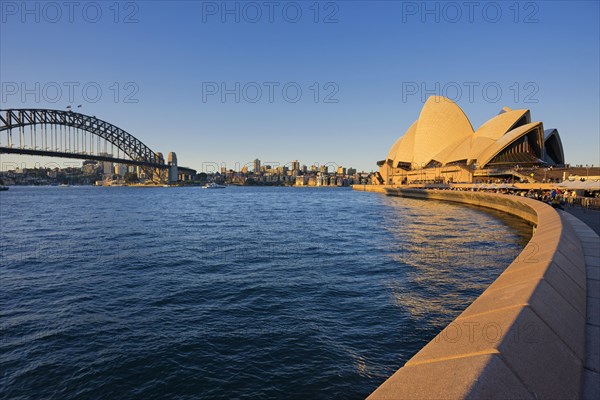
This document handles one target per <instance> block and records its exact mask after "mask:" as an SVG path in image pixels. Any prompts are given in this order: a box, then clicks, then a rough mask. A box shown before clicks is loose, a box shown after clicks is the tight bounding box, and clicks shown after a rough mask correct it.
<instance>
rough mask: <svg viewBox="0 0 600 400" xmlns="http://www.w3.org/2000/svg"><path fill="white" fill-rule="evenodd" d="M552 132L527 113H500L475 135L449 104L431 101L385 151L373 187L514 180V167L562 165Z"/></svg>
mask: <svg viewBox="0 0 600 400" xmlns="http://www.w3.org/2000/svg"><path fill="white" fill-rule="evenodd" d="M564 162H565V160H564V153H563V147H562V143H561V140H560V136H559V134H558V131H557V130H556V129H547V130H544V127H543V124H542V122H532V121H531V114H530V111H529V110H526V109H521V110H512V109H510V108H508V107H504V108H503V109H502V110H501V111H500V113H499V114H498V115H496V116H495V117H494V118H492V119H490V120H489V121H487V122H486V123H484V124H483V125H482V126H480V127H479V128H478V129H477V130H474V129H473V127H472V125H471V122H470V121H469V119H468V118H467V116H466V115H465V113H464V112H463V110H462V109H461V108H460V107H459V106H458V105H457V104H456V103H454V102H453V101H452V100H449V99H447V98H445V97H441V96H431V97H429V98H428V99H427V101H426V102H425V105H424V106H423V109H422V110H421V114H420V115H419V119H418V120H417V121H415V122H414V123H413V124H412V125H411V126H410V128H408V130H407V131H406V133H405V134H404V135H403V136H402V137H401V138H399V139H398V140H397V141H396V142H395V143H394V144H393V145H392V148H391V149H390V151H389V153H388V155H387V157H386V159H385V160H381V161H379V162H378V163H377V164H378V166H379V167H380V168H379V172H378V174H376V179H374V182H373V183H375V184H394V185H398V184H407V183H415V182H439V183H442V182H444V183H447V182H473V180H474V179H476V178H477V177H478V176H510V175H513V176H515V175H518V172H517V170H518V169H519V167H529V166H548V165H562V164H564Z"/></svg>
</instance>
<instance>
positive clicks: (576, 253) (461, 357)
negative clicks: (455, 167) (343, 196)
mask: <svg viewBox="0 0 600 400" xmlns="http://www.w3.org/2000/svg"><path fill="white" fill-rule="evenodd" d="M353 188H354V189H355V190H364V191H373V192H380V193H385V194H387V195H393V196H401V197H410V198H420V199H434V200H443V201H453V202H458V203H463V204H470V205H477V206H481V207H487V208H492V209H495V210H499V211H503V212H506V213H509V214H512V215H515V216H518V217H520V218H522V219H524V220H526V221H528V222H530V223H531V224H533V225H534V226H536V229H535V232H534V234H533V236H532V238H531V240H530V241H529V243H528V244H527V246H526V247H525V249H524V250H523V251H522V252H521V253H520V254H519V255H518V256H517V258H516V259H515V260H514V261H513V262H512V263H511V264H510V265H509V266H508V268H507V269H506V270H505V271H504V272H503V273H502V274H501V275H500V276H499V277H498V278H497V279H496V280H495V281H494V282H493V283H492V284H491V285H490V286H489V287H488V288H487V289H486V290H485V291H484V292H483V293H482V294H481V295H480V296H479V297H478V298H477V299H476V300H475V301H474V302H473V303H472V304H471V305H469V307H467V308H466V310H465V311H463V312H462V313H461V314H460V315H459V316H458V317H457V318H456V319H455V320H454V321H453V322H451V323H450V324H449V325H448V326H447V327H446V328H444V329H443V330H442V331H441V332H440V333H439V334H438V335H437V336H436V337H435V338H434V339H433V340H431V341H430V342H429V343H428V344H427V345H425V347H423V349H421V350H420V351H419V352H418V353H417V354H415V355H414V356H413V357H412V358H411V359H410V360H409V361H408V362H407V363H406V364H405V365H404V366H403V367H402V368H400V369H399V370H398V371H397V372H396V373H394V374H393V375H392V376H391V377H390V378H389V379H387V380H386V381H385V382H384V383H383V384H382V385H381V386H380V387H379V388H377V390H375V392H373V393H372V394H371V396H369V399H431V398H511V399H513V398H548V399H556V398H560V399H573V398H580V397H590V395H593V394H595V393H597V392H595V391H594V390H595V389H594V385H595V384H596V382H597V379H598V370H597V366H596V363H597V358H598V357H597V354H596V353H597V352H598V339H597V338H594V337H593V336H594V332H596V331H597V329H598V327H597V326H594V325H593V324H592V323H593V321H591V320H590V318H591V316H589V315H588V312H587V309H588V308H589V304H590V302H592V303H593V301H594V298H596V297H594V298H591V300H590V298H588V296H587V292H586V288H587V287H589V282H588V281H587V273H589V272H586V268H587V271H589V268H590V267H591V268H595V267H594V265H590V263H591V264H595V263H596V262H597V261H598V259H595V257H589V256H587V252H588V250H589V251H591V252H592V253H594V251H596V250H598V249H597V248H596V247H594V246H597V244H594V238H589V237H586V240H588V239H590V240H589V241H586V242H585V243H586V245H585V246H592V247H588V250H586V254H584V247H585V246H582V241H581V240H580V236H579V235H578V232H580V231H577V232H576V231H575V229H574V226H573V225H572V223H570V222H569V220H568V218H566V217H565V216H561V215H560V214H559V213H558V212H557V211H555V210H554V209H553V208H552V207H550V206H548V205H546V204H544V203H542V202H540V201H537V200H532V199H528V198H523V197H519V196H509V195H500V194H491V193H480V192H461V191H447V190H422V189H399V188H390V187H385V186H367V185H355V186H354V187H353ZM586 234H587V233H586ZM595 238H596V239H597V238H598V236H597V235H596V236H595ZM588 243H589V244H588ZM590 249H591V250H590ZM599 268H600V267H599ZM594 271H595V270H594ZM596 282H597V281H596ZM592 285H594V284H593V283H592ZM595 287H596V288H597V286H595ZM593 296H597V291H596V293H595V294H593ZM596 301H597V298H596ZM596 323H597V322H596ZM586 336H587V343H586ZM594 369H596V370H595V371H594ZM584 377H585V379H584Z"/></svg>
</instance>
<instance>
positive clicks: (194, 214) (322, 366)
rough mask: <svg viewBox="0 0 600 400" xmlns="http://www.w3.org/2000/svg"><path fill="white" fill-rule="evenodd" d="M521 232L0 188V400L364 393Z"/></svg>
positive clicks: (144, 196)
mask: <svg viewBox="0 0 600 400" xmlns="http://www.w3.org/2000/svg"><path fill="white" fill-rule="evenodd" d="M529 234H530V228H529V227H528V226H527V225H525V224H524V223H522V222H520V221H519V220H516V219H514V218H510V217H506V216H504V215H501V214H494V213H490V212H487V211H482V210H481V209H476V208H469V207H464V206H459V205H455V204H451V203H443V202H435V201H421V200H410V199H401V198H394V197H385V196H382V195H379V194H374V193H363V192H354V191H352V190H349V189H328V188H322V189H308V188H242V187H230V188H227V189H224V190H202V189H200V188H117V187H114V188H95V187H70V188H60V187H52V188H25V187H12V188H11V189H10V190H9V191H8V192H0V398H3V399H5V398H6V399H8V398H11V399H13V398H22V399H31V398H45V399H61V400H63V399H84V398H97V399H115V398H138V399H165V398H178V399H187V398H190V399H191V398H223V399H228V398H242V399H250V398H261V399H262V398H284V397H285V398H298V399H309V398H310V399H317V398H322V399H333V398H344V399H346V398H350V399H352V398H363V397H365V396H366V395H368V394H369V393H370V392H371V391H372V390H374V389H375V388H376V387H377V386H378V385H379V384H380V383H381V382H383V381H384V380H385V379H386V378H387V377H388V376H389V375H390V374H392V373H393V372H394V371H395V370H396V369H397V368H399V367H400V366H401V365H402V364H403V363H404V362H406V360H407V359H408V358H410V357H411V356H412V355H413V354H414V353H415V352H416V351H418V350H419V349H420V348H421V347H422V346H423V345H424V344H425V343H427V341H429V340H430V339H431V338H432V337H433V336H434V335H435V334H436V332H437V331H439V330H440V329H441V328H442V327H443V326H444V325H446V324H447V323H449V322H450V321H451V320H452V319H453V318H454V317H455V316H456V315H457V314H458V313H459V312H460V311H462V310H463V309H464V308H465V307H466V306H467V305H468V303H469V302H470V301H471V300H472V299H474V298H475V297H476V296H477V295H478V294H479V293H481V292H482V291H483V290H484V289H485V287H486V286H487V285H488V284H489V283H490V282H491V281H493V280H494V278H495V277H496V276H497V275H498V274H499V273H500V272H501V271H502V270H503V269H504V268H505V267H506V266H508V264H509V263H510V262H511V261H512V259H513V258H514V256H515V254H516V253H518V251H520V249H521V248H522V246H524V244H525V243H526V241H527V239H528V235H529Z"/></svg>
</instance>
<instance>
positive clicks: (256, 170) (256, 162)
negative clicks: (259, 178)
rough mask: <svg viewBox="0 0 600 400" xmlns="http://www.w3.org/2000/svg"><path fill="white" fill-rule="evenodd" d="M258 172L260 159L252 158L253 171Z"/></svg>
mask: <svg viewBox="0 0 600 400" xmlns="http://www.w3.org/2000/svg"><path fill="white" fill-rule="evenodd" d="M258 172H260V160H259V159H258V158H257V159H256V160H254V173H258Z"/></svg>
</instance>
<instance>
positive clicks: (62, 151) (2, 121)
mask: <svg viewBox="0 0 600 400" xmlns="http://www.w3.org/2000/svg"><path fill="white" fill-rule="evenodd" d="M38 126H39V127H41V128H40V132H39V135H40V137H39V140H38V132H37V129H36V127H38ZM26 127H30V132H29V134H30V135H29V143H27V139H28V137H27V134H26V133H25V128H26ZM48 127H50V132H49V136H48ZM59 127H60V129H57V128H59ZM62 127H66V128H69V132H68V133H67V129H66V128H65V129H62ZM71 128H72V129H74V130H75V135H78V134H79V133H80V132H78V131H77V130H80V131H81V132H88V133H90V134H91V135H93V136H90V140H89V141H86V136H83V134H82V139H83V143H79V142H78V141H77V140H78V137H73V140H74V141H75V142H76V145H74V146H72V144H71V138H72V136H71V135H72V132H71ZM14 130H17V131H18V135H19V137H18V140H15V138H14V136H13V132H14ZM59 131H60V132H59ZM63 131H64V132H63ZM5 133H6V138H5V139H4V138H3V136H4V134H5ZM67 135H68V140H69V141H68V142H67ZM94 137H96V140H97V141H98V144H100V140H104V141H105V142H104V144H105V146H104V147H105V148H104V150H105V151H104V152H102V151H101V150H102V149H101V148H99V147H100V146H97V147H96V152H95V154H94V144H95V143H94ZM48 138H49V139H48ZM4 140H5V141H6V145H5V143H3V141H4ZM16 142H18V143H16ZM38 142H40V143H39V144H40V146H38ZM106 143H110V144H111V148H112V146H114V147H116V149H117V151H118V152H119V151H120V152H122V153H123V155H124V156H127V157H128V159H120V158H119V156H117V157H116V158H115V157H113V156H112V155H111V156H109V155H108V154H107V152H106ZM15 145H16V146H15ZM67 145H68V146H69V148H67ZM0 152H5V153H15V154H30V155H36V154H37V155H46V156H56V157H67V158H83V159H97V160H114V161H116V162H123V163H129V164H135V165H142V166H147V167H154V168H166V165H165V161H164V159H163V158H162V157H160V153H155V152H154V151H152V149H150V148H149V147H148V146H146V145H145V144H144V143H142V141H140V140H139V139H137V138H136V137H135V136H133V135H131V134H129V133H127V132H126V131H124V130H123V129H121V128H119V127H117V126H115V125H113V124H111V123H109V122H106V121H103V120H101V119H99V118H96V117H95V116H89V115H85V114H80V113H77V112H73V111H63V110H46V109H7V110H0ZM103 153H104V154H103Z"/></svg>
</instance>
